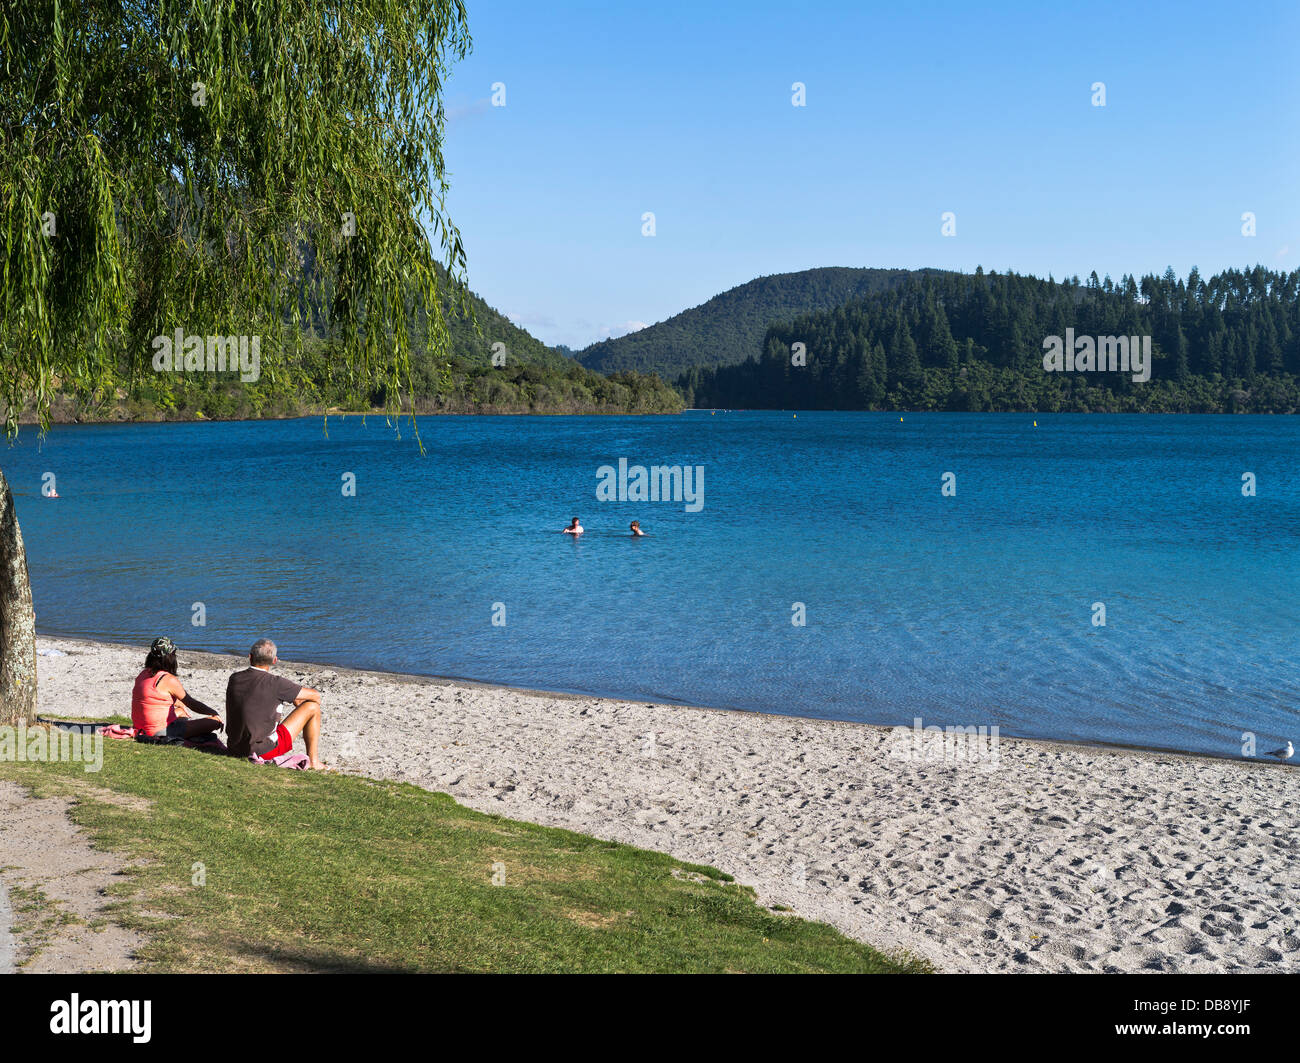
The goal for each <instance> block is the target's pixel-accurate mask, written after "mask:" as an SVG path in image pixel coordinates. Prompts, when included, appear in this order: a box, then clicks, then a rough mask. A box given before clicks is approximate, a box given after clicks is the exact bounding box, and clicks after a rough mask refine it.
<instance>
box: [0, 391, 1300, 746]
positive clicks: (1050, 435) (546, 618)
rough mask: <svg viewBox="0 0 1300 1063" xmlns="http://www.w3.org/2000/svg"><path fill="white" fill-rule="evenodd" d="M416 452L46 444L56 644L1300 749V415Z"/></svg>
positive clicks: (682, 419)
mask: <svg viewBox="0 0 1300 1063" xmlns="http://www.w3.org/2000/svg"><path fill="white" fill-rule="evenodd" d="M1035 420H1037V422H1038V424H1037V427H1034V421H1035ZM420 429H421V432H422V435H423V439H424V443H425V447H426V451H427V453H426V454H425V455H424V456H421V455H420V453H419V451H418V449H417V447H416V445H415V442H414V439H413V436H412V435H411V433H410V432H409V430H408V431H406V432H404V433H403V438H401V439H398V438H396V437H395V435H394V432H393V430H392V429H391V428H390V427H388V426H387V425H386V422H385V419H384V418H382V417H380V418H373V417H372V418H370V419H369V420H368V422H367V423H366V424H364V425H363V424H362V422H361V420H360V419H358V418H352V419H348V420H346V421H342V420H332V421H331V422H330V424H329V430H328V436H327V435H325V434H324V432H323V431H322V422H321V420H320V419H304V420H295V421H276V422H240V423H226V424H167V425H118V426H85V427H82V426H74V427H63V428H55V429H53V430H52V431H51V432H50V433H49V434H48V436H47V437H46V438H45V439H44V440H40V439H38V437H37V436H36V434H35V432H33V431H24V432H23V434H22V435H21V437H20V441H19V443H18V444H17V445H15V446H13V447H9V448H7V449H0V468H3V470H4V472H5V474H6V475H7V476H8V477H9V480H10V482H11V485H12V487H13V489H14V491H15V493H16V495H17V496H18V497H17V506H18V514H19V519H20V520H21V522H22V526H23V530H24V534H25V536H26V540H27V550H28V558H29V562H30V566H31V574H32V583H33V590H34V595H35V600H36V608H37V620H38V628H39V630H40V631H42V632H44V633H47V634H59V635H70V636H82V637H90V638H103V639H109V640H120V641H132V642H137V643H146V642H148V641H149V640H151V639H152V638H154V637H155V636H156V635H159V634H164V633H166V634H170V635H171V636H172V637H173V638H174V639H175V640H176V642H177V643H178V645H180V646H181V647H182V648H191V649H209V650H219V651H233V652H239V653H244V652H246V651H247V647H248V646H249V644H250V643H251V642H252V641H253V639H254V638H255V637H257V636H260V635H263V634H265V635H270V636H271V637H272V638H274V639H275V640H276V641H277V642H278V644H279V646H280V653H281V656H282V657H284V658H286V659H289V660H305V661H322V662H330V663H334V664H340V665H351V666H357V667H365V668H377V669H385V670H389V671H398V672H415V673H421V674H429V675H446V676H458V677H464V678H472V679H480V680H488V681H493V682H500V683H507V684H513V685H519V686H526V687H535V688H542V689H549V690H561V691H572V692H579V693H590V694H601V695H613V696H619V697H626V698H634V699H647V700H656V701H669V702H673V701H679V702H686V703H694V704H702V705H713V706H722V707H731V708H740V709H755V710H762V711H767V712H776V713H789V714H796V715H806V716H819V717H826V718H832V719H845V720H858V721H866V722H871V723H883V724H909V725H910V724H911V722H912V720H913V718H914V717H918V716H919V717H921V718H922V719H923V720H924V722H925V723H926V724H931V723H937V724H940V725H948V724H956V725H963V726H965V725H977V726H978V725H994V724H996V725H998V726H999V727H1000V728H1001V729H1002V733H1003V734H1008V735H1026V736H1035V737H1045V738H1059V739H1073V740H1085V741H1097V742H1116V743H1125V744H1131V745H1139V746H1148V747H1155V748H1166V749H1180V750H1198V751H1204V752H1211V753H1217V754H1222V755H1228V756H1232V755H1238V754H1239V753H1240V750H1241V745H1242V732H1243V731H1251V732H1255V733H1257V734H1258V735H1259V743H1260V747H1261V749H1272V748H1275V747H1276V746H1277V745H1280V744H1282V742H1283V740H1284V739H1286V738H1288V737H1290V738H1293V739H1297V740H1300V725H1298V722H1297V709H1300V663H1298V662H1297V656H1296V649H1297V634H1298V633H1300V575H1298V572H1300V569H1298V567H1297V547H1298V546H1300V534H1298V532H1300V475H1298V473H1297V457H1298V456H1300V418H1283V417H1272V418H1270V417H1190V416H1178V417H1173V416H1159V417H1157V416H1077V415H1076V416H1051V415H1042V414H1039V415H1020V414H1006V415H1002V414H996V415H995V414H988V415H978V414H951V415H948V414H930V415H918V414H906V415H904V416H903V419H902V420H901V421H900V418H899V415H898V414H867V413H845V414H835V413H800V414H799V415H798V416H797V417H796V416H793V415H791V414H790V413H788V412H786V413H776V412H742V413H735V412H733V413H717V414H716V415H713V414H710V413H708V412H707V411H705V412H694V411H693V412H687V413H685V414H682V415H681V416H677V417H657V418H615V417H603V418H602V417H590V418H582V417H574V418H570V417H538V418H532V417H501V418H492V417H477V418H474V417H465V418H428V419H425V420H423V421H421V423H420ZM620 458H624V459H626V460H627V462H628V464H629V466H635V465H638V464H641V465H645V466H650V465H682V466H702V467H703V469H704V481H703V496H702V497H703V506H702V508H699V509H698V511H697V512H688V511H687V508H688V503H686V502H685V501H678V502H673V501H659V502H619V501H613V502H601V501H598V500H597V497H596V490H597V484H598V475H597V470H598V469H599V468H600V467H601V466H603V465H607V464H608V465H611V466H615V467H617V465H618V462H619V459H620ZM47 472H52V473H53V474H54V475H55V481H54V482H55V484H56V486H57V489H58V492H59V495H60V497H59V498H58V499H46V498H43V497H42V496H41V485H42V482H43V481H42V476H43V474H45V473H47ZM948 472H951V473H953V474H955V483H956V494H955V496H951V497H945V496H944V495H943V493H942V492H941V487H942V483H943V476H944V474H945V473H948ZM1247 472H1249V473H1253V474H1254V475H1255V477H1256V478H1257V484H1258V487H1257V495H1256V496H1255V497H1244V496H1243V494H1242V475H1243V473H1247ZM347 474H352V476H354V477H355V485H356V492H355V495H347V494H345V493H344V487H345V485H346V484H347V482H348V477H347ZM575 515H577V516H580V517H581V518H582V520H583V524H584V525H585V527H586V529H587V532H586V534H585V535H584V536H583V537H582V538H581V540H580V541H577V542H574V541H571V539H570V538H569V537H568V536H564V535H560V534H559V530H560V529H561V528H562V527H563V526H564V525H565V524H567V522H568V520H569V518H570V517H572V516H575ZM633 519H639V520H640V521H641V523H642V525H643V527H644V528H645V529H646V531H647V532H648V533H649V534H648V536H647V537H646V538H644V539H641V540H633V539H631V538H630V537H628V535H627V526H628V522H629V521H631V520H633ZM195 603H202V609H203V612H204V613H205V616H204V617H203V619H204V620H205V624H204V626H195V625H194V624H193V620H194V617H195ZM795 603H802V606H803V612H804V614H805V619H806V623H805V624H804V625H803V626H796V625H795V624H793V623H792V619H793V618H796V604H795ZM1094 603H1102V604H1104V607H1105V626H1097V625H1096V624H1094V619H1095V618H1096V617H1097V616H1098V615H1099V614H1098V612H1097V610H1096V609H1095V608H1094ZM494 619H496V620H497V621H498V622H499V621H501V620H504V624H503V625H502V624H500V623H498V624H494V623H493V621H494ZM182 661H183V654H182ZM182 670H183V664H182ZM198 693H199V696H200V697H204V698H206V699H207V700H209V701H213V700H216V701H219V700H220V691H217V690H204V691H200V692H198Z"/></svg>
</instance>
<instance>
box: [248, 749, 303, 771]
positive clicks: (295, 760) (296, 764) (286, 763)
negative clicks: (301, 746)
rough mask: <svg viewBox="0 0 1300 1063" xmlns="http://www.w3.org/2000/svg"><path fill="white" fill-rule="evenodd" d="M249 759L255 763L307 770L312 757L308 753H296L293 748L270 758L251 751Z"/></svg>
mask: <svg viewBox="0 0 1300 1063" xmlns="http://www.w3.org/2000/svg"><path fill="white" fill-rule="evenodd" d="M248 759H249V760H251V761H252V762H253V763H254V764H274V765H275V766H276V767H277V768H293V769H294V770H296V771H306V770H307V769H308V768H310V767H311V758H310V757H308V756H307V754H306V753H295V752H294V751H293V750H290V751H289V752H288V753H281V754H280V755H279V756H278V757H272V758H271V759H270V760H263V759H262V758H261V757H259V756H258V755H257V754H256V753H250V754H248Z"/></svg>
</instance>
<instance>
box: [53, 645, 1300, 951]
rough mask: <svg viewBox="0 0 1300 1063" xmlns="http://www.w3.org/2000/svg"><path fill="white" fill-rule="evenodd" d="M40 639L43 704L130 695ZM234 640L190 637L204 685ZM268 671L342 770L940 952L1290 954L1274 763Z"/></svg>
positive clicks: (202, 691)
mask: <svg viewBox="0 0 1300 1063" xmlns="http://www.w3.org/2000/svg"><path fill="white" fill-rule="evenodd" d="M40 645H41V646H42V648H57V649H59V650H62V651H64V652H65V653H67V654H68V656H65V657H41V658H40V668H39V674H40V706H41V711H42V712H58V711H63V712H67V713H79V714H86V715H92V716H93V715H107V714H109V713H113V712H119V713H127V712H129V703H130V688H131V681H132V679H133V678H134V676H135V675H136V673H137V672H138V671H139V668H140V665H141V663H142V661H143V659H144V649H143V648H126V647H120V646H110V645H106V644H97V643H85V642H75V641H71V640H64V639H42V640H41V643H40ZM240 665H242V662H236V661H235V660H234V659H233V658H220V657H214V656H210V655H203V654H191V653H183V654H182V655H181V672H182V678H183V679H184V680H185V682H186V685H187V687H188V688H189V689H190V690H191V691H192V692H193V693H194V694H196V695H197V696H198V697H199V698H201V699H202V700H204V701H207V702H208V703H210V704H212V705H214V706H217V707H221V706H222V704H223V698H224V691H225V676H226V673H227V672H228V671H230V670H231V669H232V668H234V667H236V666H240ZM278 670H279V671H281V672H283V673H284V674H285V675H287V676H289V677H291V678H293V679H295V680H296V681H299V682H304V683H306V684H308V685H311V686H315V687H318V688H320V689H321V690H323V691H324V692H325V704H324V709H325V713H324V716H325V741H324V748H323V754H324V757H325V759H326V760H327V761H328V762H330V763H332V764H334V765H336V766H338V767H340V768H342V769H344V770H348V771H355V772H358V773H363V774H367V775H372V776H380V777H385V778H392V779H401V780H405V781H408V782H412V783H415V784H417V785H419V786H423V787H426V788H428V789H431V790H440V791H444V792H446V793H449V794H451V795H453V796H454V797H455V798H456V799H457V800H459V801H461V802H462V803H463V804H465V805H468V806H469V807H471V808H475V809H481V810H483V811H487V812H495V813H499V814H501V815H506V816H510V817H513V818H517V819H523V820H530V821H533V822H536V823H545V824H549V825H553V826H561V827H567V828H570V829H573V830H576V831H581V832H583V833H586V834H592V835H596V836H599V837H602V838H609V839H613V840H617V841H621V842H629V843H631V844H634V845H638V846H643V847H645V848H649V849H658V850H661V851H663V852H667V853H671V854H673V855H674V856H677V857H679V858H682V859H685V860H689V861H695V862H699V863H707V864H711V865H713V866H715V867H718V868H720V869H722V870H723V871H726V872H729V873H730V874H732V875H734V876H735V877H736V878H737V879H739V880H740V881H741V882H744V883H747V884H749V885H752V886H754V887H755V888H756V890H757V891H758V894H759V897H760V898H761V899H762V900H763V902H764V903H767V904H770V905H778V904H779V905H784V906H787V907H789V908H791V909H793V910H794V911H795V912H797V913H798V914H800V915H803V916H806V917H808V918H811V919H820V920H824V921H826V922H828V923H831V924H832V925H834V926H836V927H838V928H839V929H840V930H842V931H843V932H844V933H846V934H848V935H850V936H852V937H854V938H858V939H860V940H862V941H866V942H869V943H871V944H873V945H875V946H877V947H880V948H885V949H897V948H904V949H908V950H911V951H912V952H914V953H916V954H918V955H921V956H924V957H926V958H928V959H929V960H931V961H932V962H933V963H934V964H935V965H936V966H938V967H939V968H941V969H943V970H947V971H1112V970H1117V971H1183V972H1202V971H1245V970H1256V971H1282V970H1300V866H1298V865H1297V864H1296V863H1295V862H1294V861H1297V860H1298V859H1300V771H1297V770H1296V768H1294V767H1291V766H1289V765H1275V764H1266V763H1262V762H1251V763H1245V762H1236V761H1221V760H1214V759H1210V758H1203V757H1184V756H1174V755H1167V754H1154V753H1135V752H1128V751H1112V750H1103V749H1095V748H1090V747H1081V746H1070V745H1064V744H1057V743H1045V742H1030V741H1017V740H1011V739H1006V738H1003V739H1002V740H1001V743H1000V747H999V752H1000V757H1001V759H1000V762H999V763H998V765H997V766H996V767H995V768H994V769H993V770H986V767H976V766H974V765H971V764H962V763H929V764H911V763H905V762H902V761H899V760H897V759H894V758H891V757H889V756H888V755H887V753H886V751H887V749H888V748H889V744H890V742H891V736H890V733H889V731H888V730H886V729H883V728H877V727H867V726H859V725H855V724H842V723H827V722H821V721H815V720H807V719H796V718H786V717H779V716H762V715H757V714H751V713H742V712H721V711H712V710H704V709H691V708H680V707H674V706H665V705H651V704H643V703H639V702H621V701H611V700H604V699H597V698H585V697H569V696H563V695H547V694H537V693H530V692H525V691H518V690H512V689H508V688H502V687H492V686H482V685H475V684H468V683H458V682H449V681H444V680H426V679H417V678H412V677H405V676H389V675H382V674H377V673H366V672H357V671H350V670H346V669H341V668H328V667H318V666H312V665H293V664H282V665H281V666H280V667H279V669H278ZM650 733H653V735H654V740H653V748H652V749H651V747H650V744H649V741H648V739H647V735H648V734H650ZM299 748H301V741H300V742H299ZM651 753H652V754H653V755H651ZM257 770H263V769H257ZM266 770H269V769H266Z"/></svg>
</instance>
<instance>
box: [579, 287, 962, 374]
mask: <svg viewBox="0 0 1300 1063" xmlns="http://www.w3.org/2000/svg"><path fill="white" fill-rule="evenodd" d="M937 272H938V271H936V270H905V269H855V268H851V267H847V266H829V267H825V268H822V269H806V270H802V271H800V272H798V273H776V274H773V275H771V276H769V277H759V278H757V279H756V280H752V281H749V282H748V283H747V284H742V285H740V286H739V287H736V288H732V289H731V290H730V291H725V292H723V293H722V294H721V295H715V296H714V297H713V298H712V299H710V300H709V301H708V302H706V303H701V304H700V305H699V306H696V307H692V308H691V309H690V310H683V311H682V312H681V313H680V314H677V315H675V316H674V317H670V318H668V320H666V321H660V322H659V323H658V324H655V325H651V326H649V327H648V328H644V329H641V330H640V331H639V332H633V333H630V334H629V335H627V336H620V337H618V338H617V339H611V340H602V341H601V342H600V343H594V344H592V345H591V346H590V347H587V348H586V349H585V350H583V351H581V352H579V353H578V355H577V358H578V361H580V362H581V363H582V364H583V365H585V366H587V367H588V368H590V369H596V370H599V371H600V372H604V373H608V372H613V371H615V370H629V369H630V370H635V371H636V372H639V373H658V374H659V375H660V376H662V377H663V378H664V379H665V380H671V379H673V378H675V377H677V376H678V375H679V374H681V373H683V372H685V371H686V370H688V369H691V368H693V367H697V366H713V365H737V364H738V363H740V362H743V361H745V360H746V359H747V358H750V357H752V356H753V355H754V353H755V352H756V351H757V350H759V349H760V347H761V346H762V343H763V336H764V334H765V333H766V332H767V327H768V326H769V325H771V324H773V323H774V322H778V321H788V320H790V319H791V318H793V317H797V316H799V315H800V314H808V313H812V312H814V311H817V310H830V309H833V308H834V307H837V306H841V305H843V304H844V303H847V302H848V301H849V300H851V299H857V298H862V297H863V296H867V295H871V294H873V293H875V292H881V291H886V290H888V289H890V288H893V287H895V286H896V285H898V284H901V283H902V282H904V281H906V280H908V279H909V278H911V277H915V276H918V275H924V274H929V273H937Z"/></svg>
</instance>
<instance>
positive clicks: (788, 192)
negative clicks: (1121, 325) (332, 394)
mask: <svg viewBox="0 0 1300 1063" xmlns="http://www.w3.org/2000/svg"><path fill="white" fill-rule="evenodd" d="M469 15H470V30H471V34H472V35H473V38H474V51H473V54H472V55H471V56H470V58H469V59H467V60H466V61H465V62H463V63H461V64H458V65H457V67H456V68H455V70H454V72H453V75H452V78H451V80H450V81H449V83H448V85H447V93H446V104H447V109H448V114H449V124H448V131H447V160H448V167H449V171H450V177H451V194H450V197H449V200H448V207H449V211H450V214H451V216H452V219H453V220H454V221H455V222H456V224H457V225H458V226H459V227H460V229H461V232H462V234H463V236H464V237H465V243H466V249H467V252H468V255H469V280H470V284H471V286H472V287H473V288H474V289H475V290H476V291H478V292H479V293H480V294H481V295H483V296H484V298H486V299H487V301H488V302H489V303H491V304H492V305H493V306H495V307H497V308H498V309H500V310H502V311H504V312H506V313H508V314H509V315H510V316H511V317H512V318H513V319H514V320H515V321H516V322H517V323H519V324H521V325H522V326H524V327H525V328H527V329H528V330H529V331H530V332H532V333H533V334H534V335H536V336H537V337H539V338H540V339H542V340H544V341H546V342H547V343H553V344H554V343H565V344H568V345H570V346H573V347H582V346H585V345H586V344H587V343H590V342H592V341H594V340H597V339H600V338H602V337H603V336H606V335H611V334H613V335H618V334H621V333H623V332H625V331H628V330H629V329H631V328H633V327H635V326H636V324H637V323H642V324H650V323H653V322H655V321H659V320H662V319H664V318H666V317H671V316H672V315H673V314H675V313H677V312H679V311H681V310H683V309H685V308H686V307H689V306H694V305H696V304H698V303H701V302H703V301H704V300H706V299H708V298H709V297H711V296H713V295H715V294H717V293H718V292H720V291H724V290H726V289H727V288H730V287H734V286H735V285H737V284H741V283H744V282H745V281H747V280H750V279H752V278H753V277H756V276H761V275H763V274H767V273H783V272H787V271H791V270H799V269H807V268H810V267H814V266H879V267H909V268H911V267H920V266H936V267H940V268H947V269H958V270H967V271H970V270H973V269H974V268H975V266H976V265H983V266H984V268H985V269H986V270H988V269H997V270H1007V269H1011V270H1015V271H1017V272H1021V273H1034V274H1037V275H1040V276H1045V275H1047V274H1048V273H1049V272H1050V273H1052V274H1054V275H1055V276H1056V277H1058V278H1060V277H1062V276H1066V275H1069V274H1074V273H1078V274H1080V275H1081V276H1086V275H1087V273H1088V271H1090V270H1092V269H1096V270H1097V272H1098V274H1099V275H1105V274H1106V273H1110V274H1111V275H1112V276H1113V277H1115V278H1116V279H1118V278H1119V276H1120V275H1121V274H1122V273H1125V272H1132V273H1135V274H1139V275H1140V274H1142V273H1145V272H1148V271H1156V272H1160V271H1163V270H1164V268H1165V267H1166V266H1169V265H1172V266H1173V267H1174V269H1175V270H1176V271H1177V272H1178V273H1179V274H1180V275H1182V274H1185V273H1186V272H1187V270H1188V269H1189V268H1190V267H1191V266H1192V265H1197V266H1199V267H1200V269H1201V271H1202V272H1203V273H1211V272H1214V271H1216V270H1218V269H1221V268H1225V267H1228V266H1246V265H1253V264H1254V263H1256V262H1259V263H1262V264H1264V265H1265V266H1268V267H1271V268H1276V269H1282V268H1286V269H1294V268H1297V266H1300V195H1298V194H1297V193H1298V192H1300V135H1298V134H1300V43H1298V42H1300V5H1298V4H1295V3H1294V2H1292V3H1258V4H1248V5H1246V6H1245V7H1244V8H1243V7H1238V6H1234V5H1231V4H1223V3H1217V4H1214V5H1210V4H1206V3H1198V2H1191V3H1182V4H1173V3H1163V2H1159V3H1145V2H1144V3H1138V4H1110V3H1086V4H1080V3H1074V2H1070V3H1068V4H1065V5H1061V6H1059V7H1058V6H1057V5H1055V4H1043V3H1041V0H1040V2H1038V3H1006V2H997V0H992V2H990V3H982V4H975V3H970V4H957V3H910V2H908V0H893V2H891V3H888V4H876V3H840V2H829V0H824V2H817V0H785V2H782V3H767V2H763V0H751V2H746V3H733V2H730V0H726V2H723V0H718V2H706V0H701V2H698V3H689V2H688V3H677V2H673V0H660V2H657V3H655V4H652V5H647V6H642V5H635V7H634V6H633V5H622V4H619V3H566V2H563V0H556V2H552V3H547V4H539V3H535V2H518V0H497V2H494V3H487V2H479V0H469ZM796 81H801V82H803V83H804V84H805V85H806V86H807V88H806V101H807V105H806V106H805V107H794V106H792V105H791V96H792V92H791V86H792V84H793V83H794V82H796ZM1098 81H1100V82H1104V84H1105V92H1106V105H1105V106H1104V107H1096V106H1093V104H1092V98H1093V90H1092V85H1093V83H1094V82H1098ZM494 82H501V83H503V84H504V85H505V106H504V107H494V106H491V104H490V97H491V94H492V85H493V83H494ZM646 211H653V212H654V214H655V223H656V235H654V236H653V237H645V236H642V235H641V229H642V221H641V217H642V214H643V213H644V212H646ZM945 211H952V212H953V213H954V214H955V215H956V235H955V236H951V237H945V236H943V235H942V234H941V226H942V214H943V213H944V212H945ZM1246 211H1251V212H1253V213H1254V214H1255V216H1256V226H1257V235H1256V236H1254V237H1245V236H1243V235H1242V232H1241V229H1242V221H1241V215H1242V214H1243V213H1244V212H1246Z"/></svg>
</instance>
